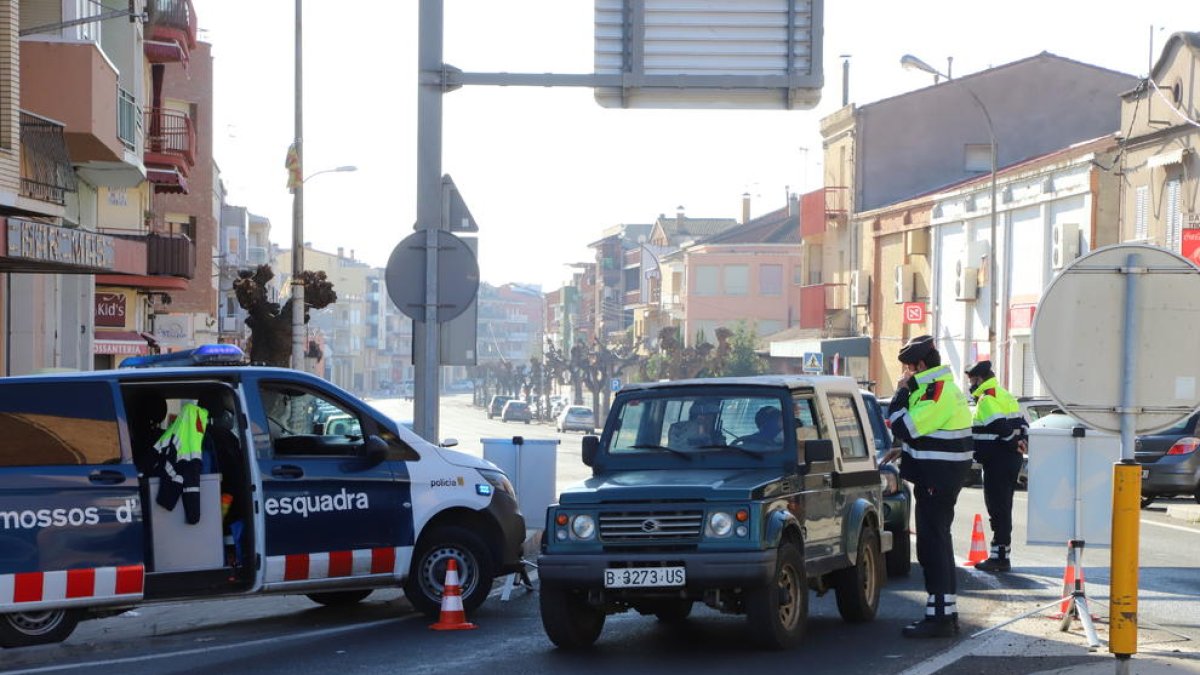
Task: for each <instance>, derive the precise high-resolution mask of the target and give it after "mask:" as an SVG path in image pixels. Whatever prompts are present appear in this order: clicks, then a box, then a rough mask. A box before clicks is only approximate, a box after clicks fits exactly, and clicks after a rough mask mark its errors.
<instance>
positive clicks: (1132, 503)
mask: <svg viewBox="0 0 1200 675" xmlns="http://www.w3.org/2000/svg"><path fill="white" fill-rule="evenodd" d="M1140 265H1141V256H1140V255H1138V254H1137V253H1130V254H1129V255H1128V256H1126V258H1125V267H1124V269H1122V270H1121V272H1122V273H1123V274H1124V275H1125V307H1124V324H1125V325H1124V331H1123V333H1124V334H1123V335H1122V337H1121V341H1122V344H1121V351H1122V364H1121V365H1122V368H1121V407H1120V409H1119V410H1118V412H1119V413H1120V414H1121V462H1120V463H1119V464H1117V465H1116V466H1114V467H1113V509H1112V551H1111V556H1112V560H1111V562H1110V565H1111V567H1112V589H1111V594H1112V610H1111V616H1110V618H1109V622H1110V625H1111V627H1112V628H1111V635H1110V636H1109V641H1108V651H1110V652H1112V653H1113V654H1114V655H1116V657H1117V658H1118V659H1120V660H1121V661H1126V660H1127V659H1129V657H1130V656H1132V655H1133V654H1136V653H1137V625H1138V620H1137V607H1138V599H1137V590H1138V589H1137V586H1138V540H1139V536H1138V525H1139V522H1138V520H1139V518H1140V512H1139V507H1140V506H1141V504H1140V500H1141V493H1142V486H1141V480H1142V473H1141V468H1140V467H1139V466H1138V463H1137V458H1136V455H1135V453H1134V430H1135V428H1136V426H1137V411H1136V409H1135V408H1134V402H1135V400H1136V398H1135V397H1136V394H1137V392H1135V391H1134V386H1135V379H1134V378H1135V377H1136V375H1137V347H1138V346H1137V344H1135V340H1136V335H1137V308H1138V304H1139V303H1138V300H1139V299H1140V298H1139V297H1138V291H1139V288H1138V286H1139V283H1138V282H1139V280H1140V277H1141V276H1142V275H1143V274H1144V273H1145V271H1146V270H1144V269H1143V268H1141V267H1140ZM1121 665H1122V664H1120V663H1119V665H1118V667H1119V668H1120V667H1121Z"/></svg>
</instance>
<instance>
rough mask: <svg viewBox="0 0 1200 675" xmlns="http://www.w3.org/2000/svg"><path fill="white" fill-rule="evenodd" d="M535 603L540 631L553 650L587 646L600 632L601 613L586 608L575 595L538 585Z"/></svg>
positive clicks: (582, 599) (602, 615)
mask: <svg viewBox="0 0 1200 675" xmlns="http://www.w3.org/2000/svg"><path fill="white" fill-rule="evenodd" d="M538 603H539V605H540V609H541V615H542V628H543V629H544V630H545V631H546V637H548V638H550V641H551V642H553V643H554V645H555V646H556V647H560V648H562V649H585V648H587V647H591V646H592V645H593V644H595V642H596V638H599V637H600V633H601V631H603V630H604V618H605V617H604V610H603V609H601V608H598V607H593V606H592V605H589V604H588V602H587V599H586V598H585V597H583V595H582V594H580V593H578V592H574V591H570V590H567V589H564V588H553V587H549V586H542V588H541V590H540V591H538Z"/></svg>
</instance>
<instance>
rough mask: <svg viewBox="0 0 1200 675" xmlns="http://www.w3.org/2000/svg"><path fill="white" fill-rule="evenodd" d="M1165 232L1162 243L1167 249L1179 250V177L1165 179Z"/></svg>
mask: <svg viewBox="0 0 1200 675" xmlns="http://www.w3.org/2000/svg"><path fill="white" fill-rule="evenodd" d="M1166 192H1167V209H1166V214H1165V215H1166V221H1167V233H1166V238H1165V239H1166V240H1165V241H1164V242H1163V245H1164V246H1166V247H1167V248H1168V249H1170V250H1172V251H1175V252H1177V253H1178V252H1179V242H1180V238H1181V236H1182V232H1180V230H1182V229H1183V214H1182V213H1180V211H1179V179H1178V178H1172V179H1171V180H1169V181H1167V190H1166Z"/></svg>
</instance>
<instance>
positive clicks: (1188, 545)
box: [0, 396, 1200, 674]
mask: <svg viewBox="0 0 1200 675" xmlns="http://www.w3.org/2000/svg"><path fill="white" fill-rule="evenodd" d="M376 405H377V407H379V408H380V409H381V410H383V411H384V412H386V413H387V414H389V415H393V416H396V417H401V418H404V417H409V416H411V407H410V404H407V403H406V402H402V401H379V402H376ZM514 434H520V435H524V436H527V437H533V438H560V439H561V444H560V446H559V452H558V457H557V466H556V472H557V475H558V481H559V486H563V485H565V484H567V483H569V482H573V481H577V480H579V479H582V478H583V477H585V476H587V475H588V473H589V471H588V469H587V467H584V466H583V465H582V464H581V463H580V461H579V452H580V441H579V439H580V438H581V435H580V434H578V433H570V434H557V433H555V432H554V430H553V428H552V427H547V426H542V425H538V424H532V425H528V426H527V425H525V424H504V423H501V422H499V421H497V420H488V419H487V417H486V415H485V414H484V413H483V412H482V411H481V410H478V409H475V408H473V407H472V406H471V405H470V397H469V396H458V397H449V398H447V399H444V401H443V406H442V434H441V436H442V437H451V436H452V437H455V438H457V439H458V440H459V446H458V449H460V450H462V451H464V452H468V453H471V454H477V455H481V454H482V443H481V442H480V439H481V438H503V437H508V436H512V435H514ZM1026 506H1027V496H1026V495H1025V494H1024V493H1018V499H1017V503H1016V508H1015V509H1014V510H1015V513H1014V516H1015V521H1016V523H1017V531H1016V532H1015V533H1014V541H1016V542H1023V541H1024V540H1025V532H1024V523H1025V513H1026ZM1164 510H1165V507H1164V506H1160V505H1156V508H1153V509H1151V510H1147V511H1143V512H1142V528H1141V565H1142V570H1141V605H1140V617H1141V621H1142V623H1143V625H1145V624H1147V623H1148V622H1154V623H1161V624H1165V625H1166V626H1167V627H1169V628H1172V629H1173V630H1175V631H1179V632H1183V633H1185V634H1189V635H1191V636H1192V637H1193V638H1195V639H1197V640H1200V569H1198V567H1200V560H1198V559H1197V556H1196V555H1195V552H1196V551H1197V550H1200V527H1197V526H1196V525H1189V524H1187V523H1184V522H1182V521H1179V520H1173V519H1171V518H1168V517H1166V515H1165V513H1163V511H1164ZM975 513H981V514H985V517H984V521H985V523H986V512H985V510H984V507H983V499H982V493H981V492H980V491H979V489H978V488H968V489H966V490H964V491H963V493H962V496H961V497H960V500H959V507H958V518H957V519H956V522H955V540H956V552H957V553H958V554H959V555H960V557H961V556H965V555H966V553H967V551H968V550H969V542H970V536H971V525H972V521H973V520H974V514H975ZM1065 553H1066V552H1065V547H1064V548H1062V549H1059V548H1058V547H1029V546H1023V545H1020V544H1018V546H1017V551H1016V558H1015V568H1014V571H1013V573H1011V574H1005V575H997V576H992V575H986V574H983V573H980V572H975V571H973V570H969V569H966V568H964V569H961V570H960V573H959V579H960V588H959V608H960V612H961V619H962V623H963V628H964V631H963V634H962V635H961V636H959V638H956V639H954V640H945V641H941V640H939V641H915V642H914V641H909V640H904V639H903V638H901V637H900V630H901V628H902V627H903V625H904V624H906V623H907V622H909V621H911V620H913V619H915V618H918V617H919V616H920V615H921V613H922V611H923V605H924V598H925V594H924V591H923V590H922V588H921V574H920V568H919V567H916V566H914V571H913V574H912V576H910V577H908V578H904V579H892V580H889V584H888V586H887V587H886V588H885V590H884V597H883V600H882V603H881V611H880V616H879V617H878V618H877V619H876V620H875V621H874V622H872V623H868V624H861V625H851V624H846V623H844V622H843V621H842V620H841V619H840V618H839V617H838V614H837V609H836V606H835V603H834V600H833V596H832V594H830V595H827V596H825V597H822V598H814V599H813V601H812V603H811V607H810V620H809V624H808V636H807V638H806V642H805V644H804V645H803V646H802V647H801V648H800V649H799V650H797V651H795V652H785V653H763V652H758V651H754V650H752V649H751V648H750V647H748V646H747V640H746V629H745V626H744V621H743V619H742V618H741V617H738V616H725V615H721V614H719V613H717V612H714V611H712V610H709V609H707V608H704V607H697V609H696V611H695V612H694V613H693V615H692V618H691V619H690V620H689V621H688V622H686V623H685V624H684V625H681V626H674V627H668V626H660V625H658V623H657V622H656V621H655V620H654V619H653V618H652V617H650V618H647V617H640V616H637V615H631V614H628V613H627V614H622V615H617V616H613V617H609V620H608V623H607V625H606V627H605V630H604V633H603V635H601V638H600V640H599V642H598V643H597V646H596V648H595V649H594V650H592V651H591V652H589V653H587V654H583V655H571V654H564V653H560V652H558V651H557V650H555V649H554V648H553V647H552V646H551V644H550V643H549V641H548V640H547V639H546V638H545V636H544V634H543V632H542V627H541V621H540V618H539V613H538V608H537V596H536V594H535V593H529V592H526V591H524V590H521V589H518V590H516V591H515V592H514V593H513V597H512V599H511V600H509V601H508V602H501V601H500V600H499V598H493V599H492V600H489V601H488V603H487V604H485V605H484V607H482V608H481V609H480V610H479V611H477V612H475V613H474V614H473V615H472V616H471V617H470V619H471V621H473V622H475V623H476V624H477V625H478V626H479V627H478V629H477V630H474V631H463V632H454V633H438V632H433V631H430V630H428V628H427V625H428V623H429V621H428V620H427V619H426V618H425V617H423V616H419V615H415V614H413V613H412V612H411V610H410V608H409V607H408V604H407V603H406V602H405V601H404V600H403V595H402V593H400V592H399V591H397V590H385V591H376V592H375V593H374V594H373V595H372V596H371V597H370V598H368V600H367V601H365V602H363V603H362V604H360V605H359V606H357V607H352V608H343V609H332V608H324V607H318V606H316V605H314V604H313V603H311V602H309V601H308V600H307V599H305V598H303V597H257V598H249V599H242V600H223V601H206V602H191V603H173V604H166V605H152V606H146V607H142V608H139V609H137V610H135V611H133V612H129V613H126V614H124V615H121V616H118V617H112V618H107V619H101V620H95V621H89V622H86V623H84V624H81V626H80V627H79V629H78V630H77V631H76V633H75V634H74V635H73V636H72V637H71V638H70V639H68V640H67V642H65V643H64V644H61V645H50V646H45V647H37V648H32V649H24V650H7V651H0V670H3V671H14V672H96V671H101V670H102V671H105V672H117V671H119V672H122V673H186V672H206V673H211V672H222V673H242V672H270V673H277V672H278V673H282V672H287V673H294V674H300V673H326V672H331V671H335V670H345V671H351V670H352V671H354V672H363V673H374V672H379V673H383V672H389V673H390V672H403V673H406V674H408V673H413V674H416V673H459V672H461V673H482V672H487V673H490V674H498V673H522V674H524V673H558V672H563V671H567V670H570V671H573V672H580V673H591V672H650V671H668V672H679V671H688V672H714V673H716V672H730V671H734V670H746V669H756V670H757V669H774V668H781V669H782V668H786V669H789V670H791V669H795V668H796V667H797V664H798V663H802V664H803V665H804V668H805V670H806V671H808V672H820V673H825V672H839V671H842V672H853V673H901V672H907V673H922V672H929V673H932V672H937V671H938V670H940V669H943V668H945V669H946V670H945V671H943V672H946V673H950V672H983V671H984V670H986V671H987V672H1005V673H1028V672H1035V671H1041V670H1046V669H1048V668H1051V667H1058V665H1059V664H1069V663H1073V662H1076V661H1078V660H1080V659H1085V658H1089V656H1088V654H1087V650H1086V649H1085V647H1084V644H1083V641H1082V637H1078V636H1072V635H1067V636H1066V639H1067V640H1068V646H1069V649H1068V651H1067V652H1066V653H1067V656H1066V657H1063V656H1061V655H1058V656H1053V657H1051V656H1048V655H1046V654H1035V653H1027V652H1026V651H1022V650H1023V647H1021V645H1023V644H1026V643H1024V642H1022V641H1021V640H1019V639H1018V638H1019V637H1020V634H1021V633H1022V632H1029V631H1031V630H1033V631H1037V630H1045V627H1046V626H1047V625H1049V621H1048V619H1046V618H1044V616H1039V617H1034V618H1029V619H1024V620H1022V621H1019V622H1017V623H1016V624H1013V625H1012V626H1009V627H1007V628H1004V629H1001V631H1000V634H999V635H998V636H996V637H998V639H993V640H991V641H990V642H989V643H988V644H989V645H991V647H990V649H992V651H994V652H996V653H995V654H994V655H990V656H971V653H972V651H978V650H977V649H976V646H977V645H978V644H979V643H981V642H982V641H983V640H984V639H983V638H981V639H979V640H972V639H971V638H969V635H970V634H971V633H973V632H975V631H976V630H979V629H983V628H986V627H989V626H994V625H996V624H998V623H1000V622H1001V621H1003V620H1005V619H1007V618H1009V617H1013V616H1016V615H1017V614H1020V613H1022V612H1025V611H1028V610H1031V609H1033V608H1035V607H1037V606H1038V605H1040V604H1043V603H1046V602H1049V601H1051V600H1053V599H1055V598H1056V597H1058V594H1059V591H1060V589H1061V585H1062V574H1063V567H1064V563H1065ZM1084 563H1085V568H1086V579H1087V590H1088V594H1089V597H1091V598H1093V599H1094V600H1099V601H1103V600H1107V595H1108V588H1107V584H1108V551H1107V550H1106V549H1097V550H1092V549H1089V550H1088V551H1087V552H1086V554H1085V558H1084ZM498 591H499V589H497V591H496V592H495V593H496V594H498ZM1093 613H1095V614H1098V615H1100V616H1101V621H1100V622H1099V623H1100V626H1099V628H1100V630H1101V636H1102V637H1104V635H1105V634H1106V627H1105V625H1104V622H1103V616H1104V615H1106V613H1107V611H1106V609H1104V608H1101V607H1096V608H1094V609H1093ZM1076 632H1077V631H1076ZM993 635H995V634H993ZM1073 637H1075V639H1076V642H1077V646H1076V645H1072V644H1070V641H1071V639H1072V638H1073ZM1177 642H1178V638H1176V637H1174V636H1172V635H1170V634H1169V633H1165V632H1163V631H1156V630H1152V629H1147V630H1144V631H1142V633H1141V638H1140V644H1141V645H1142V648H1143V650H1150V649H1162V650H1166V651H1170V650H1171V649H1172V648H1173V645H1175V644H1176V643H1177ZM989 653H990V652H989ZM964 657H965V658H964ZM1093 658H1096V657H1093ZM799 659H802V660H799ZM981 659H982V660H981ZM987 659H993V660H992V661H987ZM1055 659H1057V660H1055ZM1064 659H1065V660H1064ZM985 661H986V663H985Z"/></svg>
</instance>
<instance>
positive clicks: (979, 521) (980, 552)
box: [963, 513, 988, 567]
mask: <svg viewBox="0 0 1200 675" xmlns="http://www.w3.org/2000/svg"><path fill="white" fill-rule="evenodd" d="M987 559H988V551H987V543H986V542H984V540H983V516H980V515H979V514H978V513H976V514H975V529H973V530H971V552H970V553H968V554H967V562H965V563H963V564H964V565H967V566H971V567H973V566H975V565H978V564H979V563H981V562H983V561H984V560H987Z"/></svg>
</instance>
